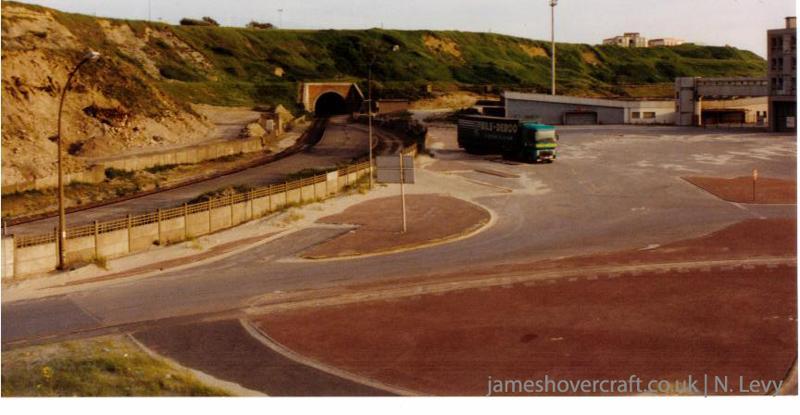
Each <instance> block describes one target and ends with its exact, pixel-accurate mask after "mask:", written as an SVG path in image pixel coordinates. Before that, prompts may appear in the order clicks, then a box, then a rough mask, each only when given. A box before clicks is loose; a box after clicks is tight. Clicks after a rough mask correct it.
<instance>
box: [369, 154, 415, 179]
mask: <svg viewBox="0 0 800 415" xmlns="http://www.w3.org/2000/svg"><path fill="white" fill-rule="evenodd" d="M375 163H376V164H377V167H378V183H400V182H401V177H400V174H401V173H400V172H401V170H402V183H405V184H413V183H414V181H415V175H414V158H413V157H412V156H403V168H402V169H401V168H400V156H396V157H395V156H380V157H376V159H375Z"/></svg>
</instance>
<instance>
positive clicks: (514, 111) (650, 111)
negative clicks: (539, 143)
mask: <svg viewBox="0 0 800 415" xmlns="http://www.w3.org/2000/svg"><path fill="white" fill-rule="evenodd" d="M503 100H504V103H505V107H506V117H509V118H521V119H531V120H535V121H538V122H541V123H544V124H563V125H591V124H674V123H675V114H676V113H675V101H674V100H666V101H632V100H612V99H598V98H581V97H570V96H561V95H556V96H553V95H545V94H529V93H522V92H505V93H503Z"/></svg>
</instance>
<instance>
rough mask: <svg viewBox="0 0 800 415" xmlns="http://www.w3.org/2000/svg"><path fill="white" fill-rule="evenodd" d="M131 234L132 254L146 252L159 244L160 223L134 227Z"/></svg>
mask: <svg viewBox="0 0 800 415" xmlns="http://www.w3.org/2000/svg"><path fill="white" fill-rule="evenodd" d="M130 233H131V235H130V236H131V239H130V241H131V252H138V251H146V250H148V249H150V247H152V246H153V244H154V243H155V242H158V223H148V224H146V225H141V226H134V227H132V228H131V229H130ZM67 242H69V241H67Z"/></svg>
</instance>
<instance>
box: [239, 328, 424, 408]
mask: <svg viewBox="0 0 800 415" xmlns="http://www.w3.org/2000/svg"><path fill="white" fill-rule="evenodd" d="M239 323H240V324H241V325H242V327H243V328H244V329H245V331H247V333H248V334H250V335H251V336H252V337H253V338H254V339H256V340H258V341H259V342H260V343H262V344H263V345H264V346H266V347H268V348H270V349H271V350H272V351H274V352H275V353H278V354H280V355H281V356H283V357H285V358H287V359H289V360H292V361H295V362H297V363H299V364H301V365H305V366H308V367H312V368H314V369H317V370H319V371H322V372H325V373H328V374H330V375H333V376H337V377H340V378H342V379H346V380H349V381H351V382H354V383H358V384H361V385H365V386H369V387H371V388H375V389H380V390H383V391H386V392H389V393H393V394H395V395H398V396H422V394H420V393H418V392H414V391H411V390H408V389H404V388H398V387H395V386H391V385H387V384H385V383H382V382H378V381H375V380H372V379H368V378H365V377H362V376H358V375H355V374H353V373H350V372H347V371H345V370H341V369H338V368H335V367H332V366H328V365H326V364H323V363H320V362H318V361H316V360H313V359H310V358H307V357H304V356H302V355H300V354H299V353H296V352H294V351H293V350H291V349H289V348H287V347H286V346H284V345H282V344H280V343H278V342H277V341H275V339H273V338H272V337H270V336H269V334H267V333H265V332H264V331H263V330H261V329H260V328H258V327H257V326H256V325H254V324H253V323H252V322H251V321H250V320H248V319H245V318H240V319H239Z"/></svg>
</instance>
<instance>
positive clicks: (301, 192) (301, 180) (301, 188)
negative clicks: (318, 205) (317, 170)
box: [300, 179, 305, 204]
mask: <svg viewBox="0 0 800 415" xmlns="http://www.w3.org/2000/svg"><path fill="white" fill-rule="evenodd" d="M304 180H305V179H300V203H301V204H302V203H303V187H305V186H304V185H303V181H304Z"/></svg>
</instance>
